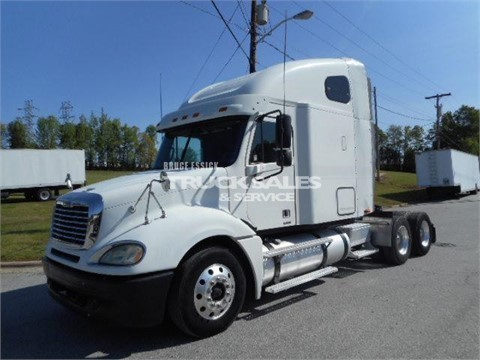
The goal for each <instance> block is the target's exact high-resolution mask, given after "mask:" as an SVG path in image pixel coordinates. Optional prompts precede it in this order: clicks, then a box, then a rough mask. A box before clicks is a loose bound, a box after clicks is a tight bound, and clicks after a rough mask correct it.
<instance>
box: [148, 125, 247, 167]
mask: <svg viewBox="0 0 480 360" xmlns="http://www.w3.org/2000/svg"><path fill="white" fill-rule="evenodd" d="M247 120H248V116H229V117H223V118H219V119H215V120H208V121H205V122H200V123H196V124H191V125H186V126H182V127H178V128H174V129H168V130H166V131H165V133H164V134H163V138H162V143H161V145H160V149H159V151H158V155H157V160H156V161H155V164H154V166H153V169H158V170H163V169H165V168H167V167H171V166H172V165H173V166H176V164H178V163H180V164H182V165H181V166H182V167H186V168H190V167H195V166H202V167H213V166H220V167H226V166H230V165H232V164H233V163H234V162H235V160H236V159H237V157H238V152H239V150H240V145H241V144H242V139H243V135H244V134H245V128H246V125H247Z"/></svg>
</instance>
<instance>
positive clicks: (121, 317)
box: [43, 257, 173, 327]
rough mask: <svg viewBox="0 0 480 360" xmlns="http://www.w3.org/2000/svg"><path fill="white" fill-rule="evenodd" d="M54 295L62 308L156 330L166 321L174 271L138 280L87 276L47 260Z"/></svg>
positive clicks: (108, 276)
mask: <svg viewBox="0 0 480 360" xmlns="http://www.w3.org/2000/svg"><path fill="white" fill-rule="evenodd" d="M43 269H44V272H45V275H46V276H47V286H48V289H49V292H50V295H51V296H52V297H53V298H54V299H55V300H57V301H58V302H60V303H61V304H63V305H65V306H67V307H69V308H71V309H73V310H76V311H78V312H81V313H83V314H86V315H88V316H90V315H91V316H96V317H102V318H107V319H109V320H112V321H114V322H116V323H118V324H120V325H122V326H129V327H137V326H154V325H157V324H160V323H161V322H162V321H163V318H164V315H165V307H166V303H167V297H168V290H169V288H170V283H171V281H172V278H173V271H163V272H158V273H150V274H144V275H137V276H110V275H99V274H93V273H87V272H84V271H80V270H75V269H72V268H70V267H68V266H65V265H62V264H60V263H58V262H56V261H53V260H51V259H49V258H47V257H44V258H43Z"/></svg>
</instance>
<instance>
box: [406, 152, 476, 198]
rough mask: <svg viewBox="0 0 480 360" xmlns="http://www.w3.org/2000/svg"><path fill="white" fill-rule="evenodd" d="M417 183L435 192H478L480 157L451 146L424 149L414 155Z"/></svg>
mask: <svg viewBox="0 0 480 360" xmlns="http://www.w3.org/2000/svg"><path fill="white" fill-rule="evenodd" d="M415 167H416V172H417V184H418V186H421V187H426V188H427V192H428V194H429V196H432V195H433V193H434V192H444V193H445V192H449V193H451V194H459V193H466V192H471V193H475V194H476V193H478V189H479V186H480V169H479V157H478V156H476V155H472V154H468V153H465V152H462V151H458V150H453V149H443V150H433V151H425V152H423V153H421V154H416V155H415Z"/></svg>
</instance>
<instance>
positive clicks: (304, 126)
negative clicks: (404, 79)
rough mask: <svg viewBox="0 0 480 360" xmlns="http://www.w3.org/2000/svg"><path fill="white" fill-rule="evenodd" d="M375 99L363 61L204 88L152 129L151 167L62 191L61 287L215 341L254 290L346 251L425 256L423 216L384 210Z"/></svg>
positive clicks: (92, 305) (65, 297)
mask: <svg viewBox="0 0 480 360" xmlns="http://www.w3.org/2000/svg"><path fill="white" fill-rule="evenodd" d="M284 85H285V88H284ZM284 94H286V98H284ZM370 103H371V102H370V87H369V80H368V78H367V76H366V72H365V68H364V66H363V64H361V63H359V62H358V61H355V60H353V59H313V60H303V61H293V62H288V63H286V64H285V67H284V66H283V64H282V65H277V66H273V67H271V68H268V69H265V70H263V71H259V72H257V73H254V74H250V75H247V76H244V77H240V78H237V79H234V80H231V81H227V82H223V83H219V84H215V85H212V86H209V87H207V88H206V89H204V90H202V91H200V92H198V93H197V94H195V95H193V96H192V97H191V98H190V99H189V100H188V101H187V102H185V103H184V104H183V105H182V106H180V108H179V109H178V111H175V112H173V113H171V114H168V115H166V116H165V117H164V118H163V119H162V120H161V122H160V123H159V124H158V125H157V130H158V131H159V132H160V133H162V134H163V141H162V143H161V145H160V149H159V152H158V157H157V161H156V163H155V165H154V167H153V169H152V170H151V171H147V172H144V173H139V174H134V175H129V176H125V177H120V178H116V179H112V180H109V181H106V182H103V183H97V184H94V185H93V186H90V187H88V188H83V189H79V190H76V191H73V192H71V193H69V194H67V195H64V196H62V197H60V198H59V199H58V200H57V203H56V207H55V210H54V215H53V225H52V232H51V238H50V241H49V243H48V246H47V249H46V255H45V257H44V260H43V264H44V270H45V274H46V275H47V278H48V286H49V289H50V294H51V295H52V296H53V297H54V298H55V299H56V300H58V301H59V302H61V303H63V304H64V305H66V306H69V307H73V308H75V309H77V310H79V311H81V312H83V313H86V314H89V315H95V316H103V317H108V318H110V319H112V320H114V321H117V322H119V323H121V324H123V325H128V326H137V325H142V326H145V325H155V324H158V323H160V322H162V320H163V319H164V317H165V315H166V316H168V317H169V318H171V319H172V320H173V323H174V324H176V326H178V328H180V329H181V330H182V331H184V332H185V333H187V334H190V335H192V336H195V337H204V336H210V335H213V334H216V333H218V332H221V331H223V330H225V329H226V328H227V327H228V326H229V325H230V324H231V323H232V322H233V321H234V319H235V318H236V316H237V314H238V312H239V311H240V309H241V308H242V305H243V303H244V301H245V299H246V298H247V297H248V298H250V297H251V298H253V299H260V297H261V296H262V294H263V293H264V292H267V293H278V292H281V291H284V290H287V289H290V288H292V287H294V286H297V285H300V284H304V283H307V282H309V281H312V280H315V279H318V278H321V277H324V276H327V275H329V274H332V273H335V272H336V271H337V270H338V269H337V267H335V266H334V265H335V264H336V263H338V262H339V261H342V260H344V259H346V258H349V259H361V258H364V257H368V256H372V255H373V254H375V253H377V252H381V254H382V255H383V256H384V258H385V259H386V260H387V261H388V262H389V263H391V264H394V265H400V264H403V263H404V262H405V261H407V259H408V258H409V256H410V254H412V253H415V254H417V255H425V254H426V253H427V252H428V251H429V249H430V245H431V243H432V242H433V241H435V228H434V227H433V225H432V223H431V221H430V219H429V217H428V215H427V214H425V213H400V212H398V213H389V212H384V211H381V210H379V209H377V210H376V211H374V203H373V196H374V159H373V155H372V154H373V151H372V150H373V147H372V139H373V126H372V116H371V109H370ZM70 217H75V223H71V222H70V220H69V218H70Z"/></svg>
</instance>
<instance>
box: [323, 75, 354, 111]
mask: <svg viewBox="0 0 480 360" xmlns="http://www.w3.org/2000/svg"><path fill="white" fill-rule="evenodd" d="M325 94H326V95H327V98H328V99H330V100H332V101H336V102H340V103H343V104H347V103H348V102H349V101H350V84H349V82H348V79H347V78H346V77H345V76H329V77H327V78H326V79H325Z"/></svg>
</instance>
